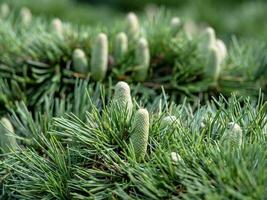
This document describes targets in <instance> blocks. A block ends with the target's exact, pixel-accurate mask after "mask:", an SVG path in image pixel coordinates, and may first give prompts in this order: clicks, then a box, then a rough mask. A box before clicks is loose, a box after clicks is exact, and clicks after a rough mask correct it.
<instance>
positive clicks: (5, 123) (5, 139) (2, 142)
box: [0, 117, 18, 153]
mask: <svg viewBox="0 0 267 200" xmlns="http://www.w3.org/2000/svg"><path fill="white" fill-rule="evenodd" d="M0 123H1V125H0V149H1V150H2V152H3V153H9V152H10V151H12V150H16V149H17V147H18V144H17V142H16V138H14V137H12V136H10V134H14V129H13V126H12V124H11V123H10V121H9V120H8V119H7V118H5V117H2V118H1V122H0Z"/></svg>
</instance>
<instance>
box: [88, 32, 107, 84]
mask: <svg viewBox="0 0 267 200" xmlns="http://www.w3.org/2000/svg"><path fill="white" fill-rule="evenodd" d="M107 67H108V39H107V36H106V34H104V33H100V34H98V36H97V38H96V41H95V43H94V46H93V49H92V58H91V73H92V78H93V79H95V80H97V81H100V80H103V79H104V78H105V76H106V73H107Z"/></svg>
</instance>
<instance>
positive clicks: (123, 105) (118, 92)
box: [112, 81, 133, 119]
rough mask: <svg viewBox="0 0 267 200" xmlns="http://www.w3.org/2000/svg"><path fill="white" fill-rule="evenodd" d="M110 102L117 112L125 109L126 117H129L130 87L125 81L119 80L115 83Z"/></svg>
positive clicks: (131, 104) (130, 112)
mask: <svg viewBox="0 0 267 200" xmlns="http://www.w3.org/2000/svg"><path fill="white" fill-rule="evenodd" d="M112 104H113V105H112V106H115V108H116V109H117V110H118V112H125V111H126V112H127V117H128V119H129V118H130V116H131V114H132V108H133V102H132V97H131V90H130V87H129V85H128V84H127V83H126V82H123V81H120V82H118V83H117V84H116V86H115V92H114V96H113V99H112ZM123 114H124V113H123Z"/></svg>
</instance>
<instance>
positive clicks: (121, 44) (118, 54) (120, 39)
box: [114, 32, 128, 61]
mask: <svg viewBox="0 0 267 200" xmlns="http://www.w3.org/2000/svg"><path fill="white" fill-rule="evenodd" d="M127 51H128V38H127V35H126V34H125V33H124V32H120V33H119V34H118V35H117V36H116V39H115V45H114V56H115V59H116V61H119V60H121V59H122V58H123V57H124V55H125V54H126V53H127Z"/></svg>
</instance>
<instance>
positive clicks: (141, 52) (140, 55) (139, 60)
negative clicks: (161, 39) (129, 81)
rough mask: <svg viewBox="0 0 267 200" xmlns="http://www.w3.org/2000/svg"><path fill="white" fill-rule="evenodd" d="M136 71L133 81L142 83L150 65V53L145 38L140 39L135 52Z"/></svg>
mask: <svg viewBox="0 0 267 200" xmlns="http://www.w3.org/2000/svg"><path fill="white" fill-rule="evenodd" d="M135 59H136V64H137V66H136V70H135V73H134V79H135V80H136V81H144V80H145V79H146V77H147V74H148V70H149V65H150V52H149V46H148V42H147V40H146V39H145V38H140V39H139V41H138V44H137V47H136V52H135Z"/></svg>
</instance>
